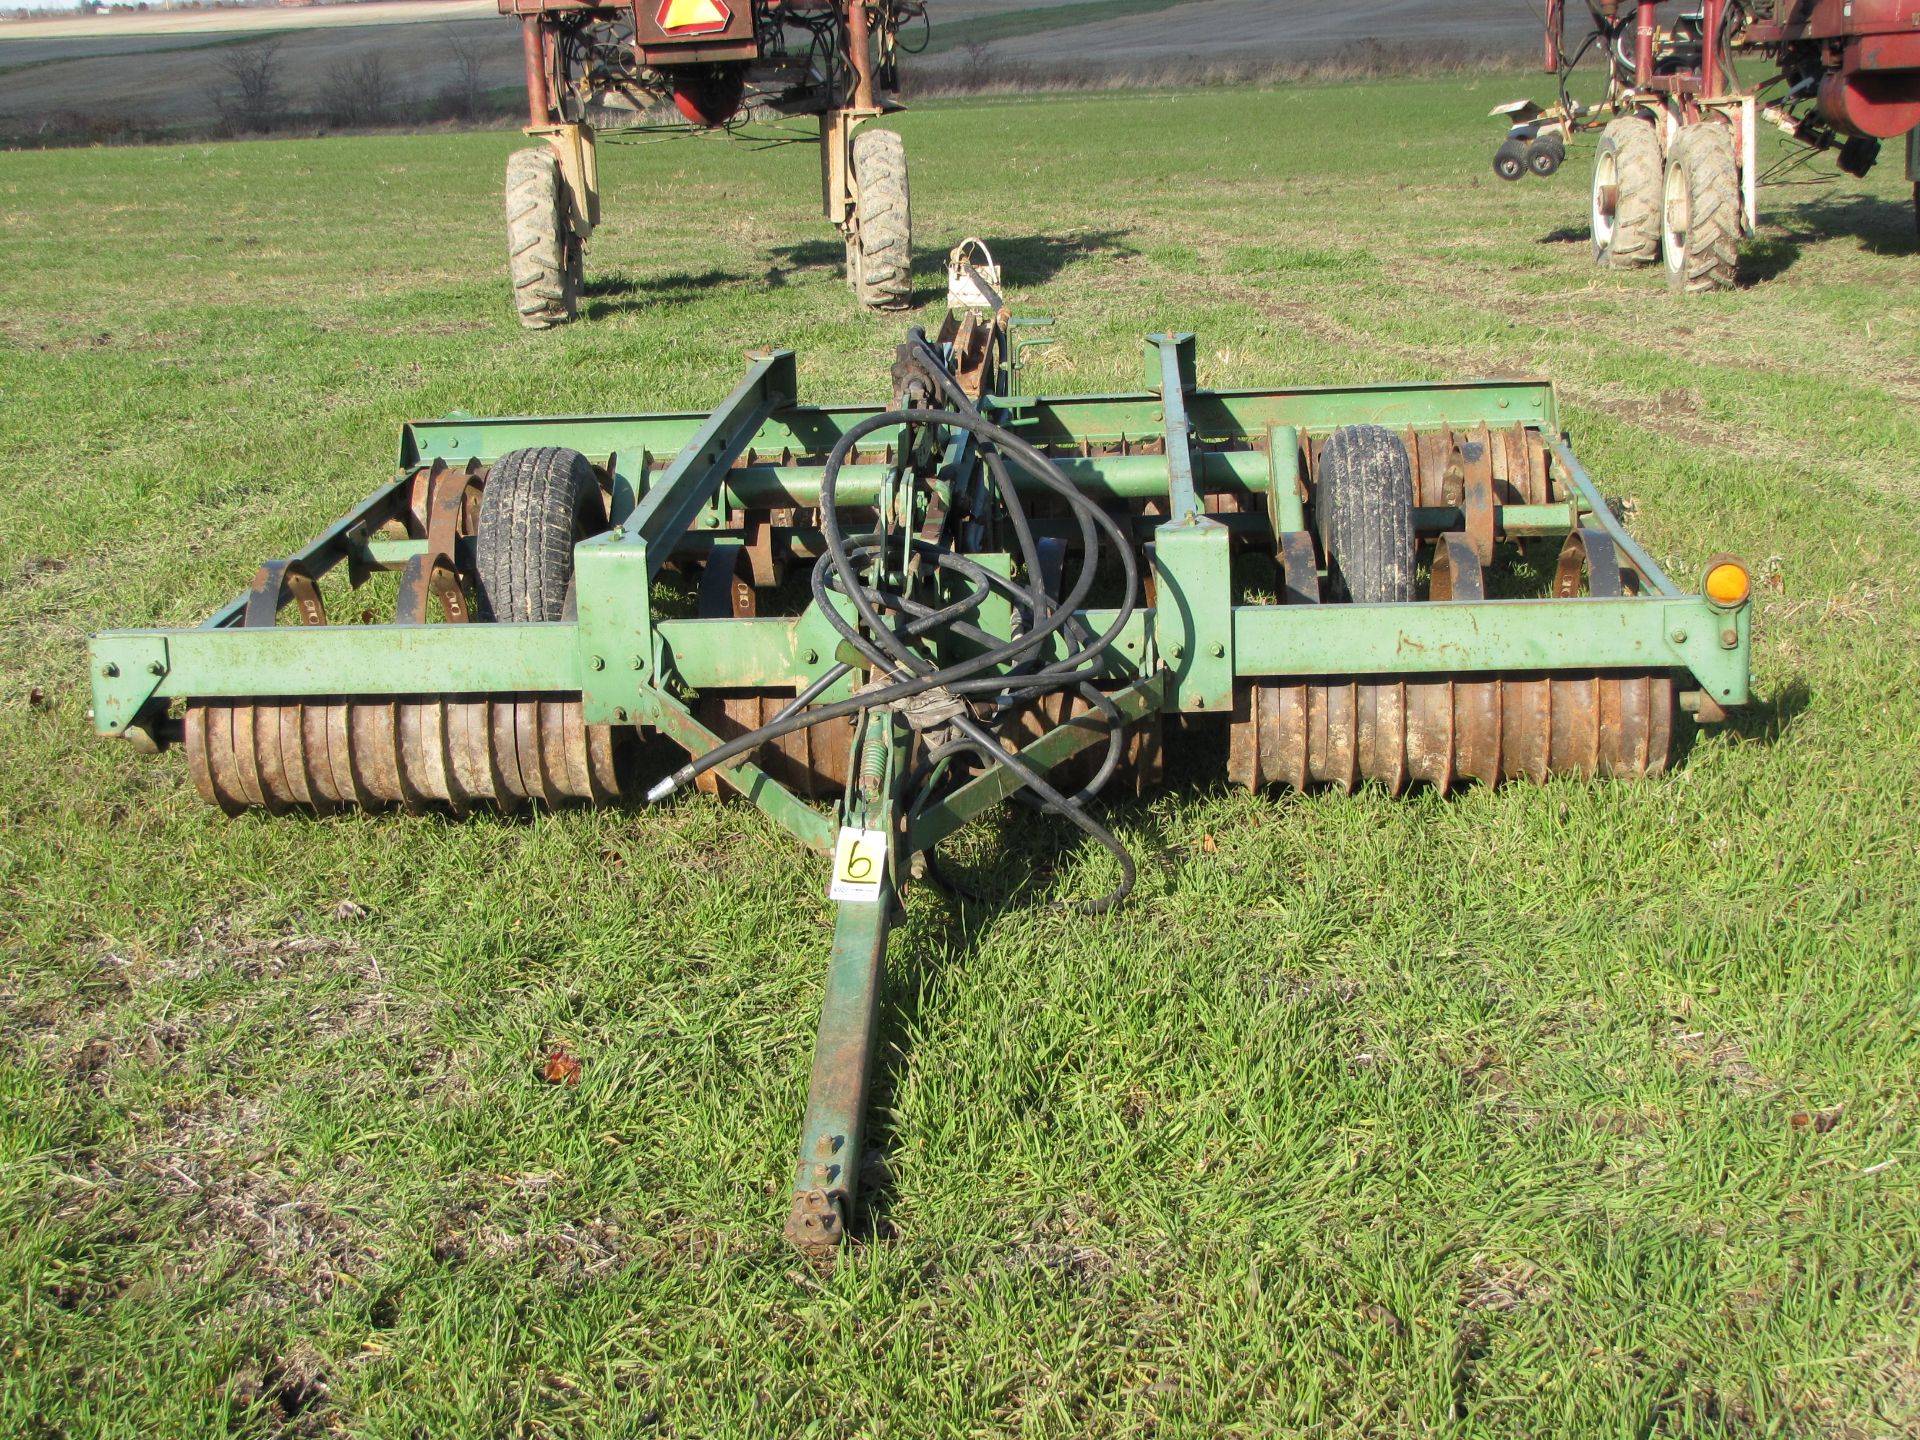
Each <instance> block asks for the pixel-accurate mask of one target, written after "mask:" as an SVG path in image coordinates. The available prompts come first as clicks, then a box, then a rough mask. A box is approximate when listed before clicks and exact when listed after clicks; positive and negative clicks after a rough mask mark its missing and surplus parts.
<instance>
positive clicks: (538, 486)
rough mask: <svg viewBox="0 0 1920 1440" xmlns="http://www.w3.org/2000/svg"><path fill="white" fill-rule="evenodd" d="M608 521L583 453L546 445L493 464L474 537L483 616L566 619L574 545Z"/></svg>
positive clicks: (520, 619)
mask: <svg viewBox="0 0 1920 1440" xmlns="http://www.w3.org/2000/svg"><path fill="white" fill-rule="evenodd" d="M605 523H606V510H605V507H604V506H603V505H602V503H601V499H600V480H599V477H598V476H596V475H595V474H594V473H593V465H592V463H591V462H589V461H588V459H587V457H586V456H584V455H582V454H581V453H580V452H579V451H578V450H566V449H562V448H560V447H558V446H554V445H544V446H541V447H540V448H539V449H535V450H510V451H508V452H507V453H506V454H505V455H502V456H501V457H500V458H499V459H498V460H496V461H494V462H493V465H492V467H491V468H490V469H489V470H488V472H487V485H486V489H484V490H483V491H481V494H480V523H479V525H478V527H477V530H476V533H475V535H474V571H475V587H474V588H475V589H476V590H477V591H478V592H479V593H478V599H479V611H480V618H481V619H483V620H499V621H505V622H510V623H518V624H524V623H527V622H530V621H537V620H562V619H565V618H566V615H567V611H568V609H569V602H570V601H571V598H572V595H571V591H572V585H573V545H574V541H576V540H578V539H580V538H581V537H583V536H585V535H588V534H591V533H593V532H594V531H596V530H598V529H601V528H603V527H604V525H605Z"/></svg>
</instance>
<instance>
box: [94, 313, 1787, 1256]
mask: <svg viewBox="0 0 1920 1440" xmlns="http://www.w3.org/2000/svg"><path fill="white" fill-rule="evenodd" d="M974 278H975V279H976V280H977V278H978V277H974ZM972 293H974V294H976V295H979V296H982V297H984V299H985V300H986V308H983V309H977V310H973V311H969V312H966V313H955V314H953V315H951V316H950V317H949V318H948V321H947V323H946V325H945V326H944V328H943V329H942V331H941V333H940V335H939V336H938V337H936V338H933V339H928V338H927V337H926V336H924V335H923V334H922V333H921V332H919V331H917V330H916V331H912V332H909V335H908V338H907V340H906V342H905V343H904V344H902V345H901V346H900V347H899V350H898V353H897V356H896V360H895V363H894V366H893V375H892V378H893V388H894V403H893V405H892V406H891V407H890V408H885V409H882V408H880V407H873V406H845V405H840V406H812V405H803V404H801V403H800V400H799V397H798V395H797V394H796V390H795V379H794V360H793V356H792V354H791V353H790V352H787V351H772V352H769V353H765V354H762V355H759V356H757V357H756V358H754V359H752V361H751V363H750V365H749V368H748V370H747V373H746V375H745V377H744V378H743V379H742V380H741V381H740V383H739V384H738V385H737V386H736V387H735V388H734V390H733V392H732V393H731V394H730V395H728V396H727V397H726V399H725V400H723V401H722V402H721V403H720V404H719V405H718V406H717V407H716V408H715V409H714V410H713V411H712V412H711V413H709V414H705V415H700V414H659V415H603V416H582V417H575V418H552V419H476V418H473V417H469V416H454V417H450V418H447V419H444V420H435V421H429V422H424V423H418V424H414V425H410V426H408V427H407V428H406V430H405V431H404V433H403V434H402V436H401V441H400V468H399V473H398V475H397V476H396V477H395V478H394V479H392V480H391V481H390V482H388V483H386V484H385V485H383V486H382V487H381V488H380V489H379V490H377V491H376V492H375V493H374V494H373V495H372V496H370V497H369V498H368V499H367V500H366V501H365V502H364V503H363V504H361V505H359V506H357V507H355V508H354V509H353V510H352V511H351V512H350V513H349V514H347V515H346V516H344V517H343V518H341V519H340V520H339V521H337V522H336V523H335V524H333V525H332V526H330V527H328V528H327V529H326V530H325V531H324V532H323V533H322V534H321V535H320V536H319V537H318V538H317V539H316V540H314V541H313V542H312V543H311V544H309V545H307V546H306V547H305V548H304V549H302V550H300V551H299V552H298V553H297V554H295V555H293V556H291V557H289V558H286V559H281V560H272V561H269V562H267V563H266V564H264V565H262V566H261V567H260V570H259V572H258V573H257V574H256V575H255V577H254V580H253V584H252V586H251V588H250V589H249V590H248V591H247V593H245V594H243V595H241V596H239V597H238V598H236V599H235V600H234V601H233V602H232V603H231V604H229V605H228V606H226V607H225V608H224V609H222V610H220V611H219V612H218V613H217V614H215V615H213V616H212V617H211V618H209V619H208V620H207V621H206V622H205V623H204V624H203V625H201V626H199V627H198V628H196V629H190V630H120V631H109V632H106V633H103V634H100V635H97V636H95V637H94V638H93V640H92V643H91V647H90V652H89V659H90V664H91V667H92V676H93V690H94V721H95V724H96V726H97V728H98V729H99V731H100V732H101V733H102V734H104V735H113V736H124V737H126V738H127V739H129V740H131V741H132V742H134V743H135V744H136V746H138V747H139V748H140V749H142V750H149V751H151V750H158V749H164V748H167V747H169V746H171V745H175V744H177V745H179V746H180V747H181V748H182V749H183V750H184V751H185V752H186V758H187V765H188V768H189V770H190V772H191V774H192V778H193V782H194V784H195V786H196V787H197V788H198V789H199V791H200V793H201V794H202V795H203V796H205V797H206V798H207V799H208V800H209V801H211V802H212V803H214V804H216V805H219V806H220V807H222V808H223V809H225V810H227V811H229V812H239V811H242V810H245V809H249V808H255V807H264V808H265V809H268V810H272V811H280V810H293V809H301V810H334V809H342V808H349V807H362V808H368V809H373V808H379V807H384V806H400V807H405V808H408V809H430V808H444V809H451V810H452V811H454V812H464V811H467V810H470V809H473V808H476V807H479V806H487V805H491V806H497V807H499V808H502V809H506V810H513V809H518V808H521V807H523V806H529V805H558V804H563V803H567V802H574V801H578V802H585V803H593V804H611V803H616V802H622V801H626V800H629V799H631V800H633V801H634V802H636V803H637V802H639V801H641V800H642V799H645V800H650V801H654V802H660V801H664V800H665V799H667V797H669V796H670V795H672V794H673V793H674V792H676V791H678V790H680V789H682V788H686V787H697V788H701V789H706V790H709V791H717V792H720V793H725V794H735V795H739V796H742V797H744V798H746V799H748V800H750V801H752V802H753V803H754V804H755V805H757V806H759V807H760V809H761V810H763V811H764V812H765V813H766V814H767V815H768V816H769V817H771V818H772V819H773V820H775V821H777V822H778V823H779V824H780V825H782V826H783V827H785V828H786V829H787V830H788V831H790V832H791V833H792V834H793V836H794V837H795V838H796V839H798V840H799V841H800V842H801V843H802V844H804V845H807V846H809V847H811V848H813V849H815V850H816V851H818V852H819V853H820V854H821V856H822V857H823V861H822V876H821V879H822V884H823V886H827V885H830V886H831V893H832V895H833V897H834V898H835V900H836V901H837V902H838V912H837V920H836V927H835V933H834V944H833V954H832V957H831V960H830V961H829V964H828V970H827V978H826V986H825V996H824V1001H823V1010H822V1015H821V1021H820V1028H819V1037H818V1042H817V1048H816V1052H815V1059H814V1070H813V1081H812V1087H811V1091H810V1094H809V1096H808V1101H807V1110H806V1120H805V1126H804V1131H803V1134H802V1136H801V1140H800V1147H799V1151H798V1154H797V1156H796V1158H795V1169H794V1193H793V1209H792V1215H791V1219H790V1220H789V1222H788V1227H787V1232H788V1234H789V1236H790V1237H791V1238H792V1239H793V1240H794V1241H795V1242H796V1243H799V1244H801V1245H804V1246H809V1247H816V1246H825V1245H831V1244H834V1243H836V1242H838V1240H839V1239H840V1238H841V1236H842V1235H843V1234H844V1233H845V1231H846V1228H847V1226H848V1224H849V1222H850V1220H851V1219H852V1218H853V1215H854V1211H855V1205H856V1201H857V1198H858V1197H857V1182H858V1175H859V1171H860V1157H861V1153H862V1146H861V1134H862V1124H863V1116H864V1110H865V1097H866V1087H867V1082H868V1071H869V1067H870V1063H871V1055H872V1050H873V1037H874V1024H875V1016H876V1013H877V1001H878V996H879V987H880V978H881V962H882V955H883V952H884V949H885V945H886V938H887V932H888V927H889V924H890V922H891V920H892V918H893V917H894V915H895V914H896V911H897V896H898V895H899V893H900V891H901V889H902V887H903V886H904V885H905V884H906V883H907V881H908V880H909V878H910V877H912V876H915V875H927V874H929V873H930V872H929V869H928V866H927V865H926V863H925V861H926V859H927V857H929V856H930V855H931V853H932V852H933V850H934V848H935V847H936V846H937V845H938V844H939V843H940V842H941V840H943V839H944V838H946V837H948V836H950V835H952V834H953V833H954V832H955V831H956V830H958V829H959V828H960V827H962V826H964V825H966V824H967V823H968V822H969V821H970V820H971V819H973V818H974V817H976V816H978V815H980V814H981V813H982V812H984V811H986V810H987V809H989V808H990V807H993V806H995V805H997V804H999V803H1001V802H1003V801H1008V800H1012V799H1016V798H1018V799H1020V800H1022V801H1023V802H1024V803H1030V804H1035V805H1037V806H1039V807H1040V808H1041V809H1043V810H1046V811H1049V812H1052V813H1054V814H1056V815H1058V816H1060V817H1062V818H1063V819H1064V820H1066V821H1067V822H1069V823H1070V824H1071V825H1073V826H1075V827H1077V828H1078V829H1079V830H1080V831H1081V832H1083V833H1084V835H1085V836H1086V837H1087V838H1088V839H1089V840H1091V841H1092V842H1094V843H1097V844H1100V845H1103V846H1105V847H1106V848H1107V849H1108V850H1109V851H1111V852H1112V854H1113V856H1114V859H1115V873H1116V874H1117V876H1118V883H1117V886H1116V888H1115V890H1114V892H1113V893H1112V894H1110V895H1108V896H1106V897H1104V898H1102V899H1099V900H1095V901H1092V902H1089V908H1092V909H1101V908H1104V907H1107V906H1110V905H1112V904H1114V903H1116V902H1117V901H1118V900H1120V899H1121V898H1123V897H1124V895H1125V892H1126V890H1127V888H1128V887H1129V886H1130V884H1131V882H1132V876H1133V865H1132V861H1131V859H1130V857H1129V856H1128V854H1127V852H1126V849H1125V847H1124V846H1123V845H1122V844H1121V843H1120V842H1119V841H1118V840H1117V839H1116V838H1115V836H1114V835H1113V834H1112V833H1111V832H1110V831H1109V830H1108V829H1107V828H1106V827H1105V826H1104V825H1103V824H1102V823H1101V821H1100V819H1099V814H1098V806H1097V797H1098V796H1099V795H1100V794H1101V792H1102V791H1103V790H1106V789H1114V788H1121V787H1125V788H1128V789H1138V788H1141V787H1147V786H1151V785H1153V784H1155V783H1156V782H1157V779H1158V774H1159V757H1160V750H1161V743H1162V738H1163V736H1164V735H1165V734H1166V732H1167V730H1168V727H1181V728H1184V729H1185V730H1186V731H1187V732H1188V733H1189V734H1192V735H1195V736H1196V738H1198V737H1199V733H1200V732H1211V733H1212V734H1213V735H1214V736H1216V737H1221V738H1223V739H1224V744H1223V745H1221V746H1219V749H1220V750H1221V751H1223V752H1224V754H1225V756H1226V763H1227V768H1228V772H1229V775H1230V778H1231V779H1232V780H1234V781H1235V782H1237V783H1240V784H1244V785H1247V786H1250V787H1254V788H1263V787H1268V786H1282V785H1285V786H1295V787H1301V788H1305V787H1310V786H1316V785H1332V786H1338V787H1342V788H1351V787H1354V786H1356V785H1360V784H1362V783H1364V782H1367V781H1376V782H1378V783H1380V784H1381V785H1384V786H1386V787H1387V788H1388V789H1389V790H1391V791H1394V792H1400V791H1403V790H1406V789H1408V788H1409V787H1415V786H1423V785H1424V786H1432V787H1435V788H1437V789H1440V790H1448V789H1451V788H1454V787H1457V786H1462V785H1466V784H1469V783H1471V782H1476V781H1478V782H1483V783H1486V784H1499V783H1501V782H1504V781H1507V780H1518V779H1531V780H1545V779H1546V778H1547V777H1549V776H1556V775H1558V776H1578V777H1591V778H1596V779H1598V778H1617V779H1628V780H1636V779H1641V778H1643V777H1648V776H1653V775H1657V774H1659V773H1660V772H1661V771H1663V770H1664V769H1665V768H1666V767H1667V765H1668V764H1669V763H1670V761H1671V759H1672V757H1673V755H1674V753H1675V745H1676V739H1677V737H1678V735H1679V734H1680V731H1681V721H1680V715H1681V712H1687V713H1689V714H1690V715H1691V716H1692V717H1693V719H1694V720H1695V721H1697V722H1701V723H1709V722H1713V721H1716V720H1720V719H1723V718H1724V717H1725V713H1726V709H1727V708H1728V707H1731V706H1738V705H1741V704H1744V703H1745V702H1746V701H1747V698H1748V623H1749V617H1750V611H1751V606H1750V596H1749V590H1750V585H1749V582H1748V577H1747V572H1746V570H1745V568H1744V567H1743V566H1741V565H1740V564H1739V562H1737V561H1735V560H1732V559H1729V558H1726V557H1721V558H1718V559H1715V560H1712V561H1709V562H1708V564H1707V566H1706V567H1705V569H1704V572H1703V573H1704V575H1705V577H1706V578H1705V584H1704V587H1703V589H1704V593H1700V594H1686V593H1682V592H1681V591H1680V590H1679V589H1677V588H1676V587H1675V586H1674V585H1673V584H1672V583H1671V582H1670V581H1669V580H1668V578H1667V577H1666V576H1665V575H1664V574H1663V573H1662V572H1661V570H1660V568H1659V566H1658V565H1656V564H1655V563H1654V561H1653V560H1652V559H1651V558H1650V557H1649V556H1648V555H1647V553H1646V552H1645V551H1644V550H1643V549H1642V548H1641V547H1640V546H1639V545H1638V544H1636V543H1635V542H1634V540H1633V538H1632V537H1631V536H1630V535H1629V534H1628V533H1627V531H1626V530H1625V529H1624V528H1623V527H1622V525H1621V524H1620V522H1619V520H1618V519H1617V518H1616V517H1615V515H1614V514H1613V513H1612V512H1611V510H1610V509H1609V507H1608V505H1607V503H1606V502H1605V501H1604V500H1603V499H1602V497H1601V494H1600V492H1599V491H1598V490H1597V489H1596V488H1595V485H1594V483H1593V482H1592V481H1591V480H1590V479H1589V478H1588V476H1587V474H1586V473H1585V471H1584V470H1582V468H1581V466H1580V464H1579V462H1578V461H1577V460H1576V459H1575V458H1574V455H1573V452H1572V451H1571V449H1570V448H1569V447H1568V445H1567V442H1566V440H1565V438H1564V437H1563V436H1562V434H1561V433H1560V428H1559V421H1558V416H1557V413H1556V405H1555V398H1554V392H1553V390H1552V388H1551V387H1550V386H1549V385H1547V384H1544V383H1536V382H1528V381H1511V380H1503V381H1487V382H1480V383H1470V384H1449V385H1377V386H1366V387H1359V388H1333V389H1328V388H1311V389H1288V390H1223V391H1215V390H1203V389H1200V388H1198V387H1197V386H1196V384H1195V374H1194V347H1193V341H1192V337H1191V336H1186V335H1154V336H1149V337H1148V339H1147V343H1146V350H1145V374H1144V377H1143V378H1144V385H1143V388H1142V389H1141V391H1139V392H1138V393H1133V394H1121V395H1082V396H1042V395H1024V394H1021V393H1019V391H1020V388H1021V387H1020V386H1019V384H1018V378H1019V376H1020V374H1021V368H1022V367H1021V364H1020V360H1021V355H1022V352H1023V350H1024V348H1025V346H1026V345H1027V344H1029V343H1033V342H1032V340H1031V338H1030V337H1031V336H1032V331H1031V330H1030V329H1029V328H1028V327H1027V326H1026V325H1025V324H1023V322H1020V321H1015V320H1011V319H1010V318H1009V317H1008V315H1007V312H1006V311H1005V309H1004V308H1003V307H1001V306H1000V304H999V301H998V297H997V296H995V295H993V294H992V292H991V291H990V290H987V289H986V288H985V286H984V284H983V283H982V284H980V285H979V286H978V288H977V289H975V290H974V291H973V292H972ZM667 572H671V573H670V574H669V573H667ZM1529 577H1532V578H1531V580H1529ZM388 597H391V599H390V600H389V598H388ZM389 603H391V605H392V613H391V618H390V619H388V620H386V621H384V622H383V623H363V622H364V621H365V620H366V618H367V613H368V607H369V606H374V607H378V608H379V609H380V610H381V612H382V613H384V607H385V606H386V605H387V604H389ZM349 615H350V616H352V617H353V618H352V619H351V620H347V621H346V623H340V622H341V621H343V620H345V619H346V617H347V616H349ZM1223 732H1224V734H1223ZM647 733H653V734H657V735H659V736H662V737H665V738H666V739H668V740H670V741H672V742H673V744H674V745H676V746H678V747H680V748H681V749H682V750H684V751H685V753H686V755H687V757H688V759H687V763H686V764H684V765H682V766H681V767H680V768H679V769H677V770H674V771H672V772H671V773H670V774H666V775H664V776H663V775H661V774H660V773H659V772H660V769H661V768H662V767H661V765H660V764H658V763H656V766H655V768H654V769H653V770H652V771H651V772H649V773H643V774H638V777H637V778H636V773H637V770H638V768H639V762H640V761H641V760H643V759H644V753H643V752H642V747H639V746H637V745H635V744H633V743H632V742H633V741H634V740H635V738H636V736H638V735H642V734H647ZM649 750H650V753H655V754H657V753H659V751H658V749H657V747H649ZM649 787H650V788H649Z"/></svg>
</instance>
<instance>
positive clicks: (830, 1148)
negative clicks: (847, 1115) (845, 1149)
mask: <svg viewBox="0 0 1920 1440" xmlns="http://www.w3.org/2000/svg"><path fill="white" fill-rule="evenodd" d="M839 1148H840V1137H839V1136H838V1135H822V1136H821V1137H820V1138H819V1139H818V1140H816V1141H814V1142H813V1153H814V1154H816V1155H818V1156H820V1157H822V1158H823V1159H824V1158H825V1157H826V1156H829V1155H831V1154H833V1152H834V1151H836V1150H838V1149H839Z"/></svg>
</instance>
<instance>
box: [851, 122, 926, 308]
mask: <svg viewBox="0 0 1920 1440" xmlns="http://www.w3.org/2000/svg"><path fill="white" fill-rule="evenodd" d="M853 183H854V194H855V196H856V197H857V204H858V209H859V213H858V216H857V217H856V218H857V220H858V222H859V227H858V233H859V245H860V254H859V257H858V259H859V268H858V270H857V271H855V272H853V273H852V274H851V276H850V278H851V279H852V280H853V284H854V291H855V293H856V294H857V295H858V296H859V299H860V303H861V304H862V305H865V306H866V307H867V308H868V309H871V310H904V309H906V308H907V305H908V304H909V303H910V302H911V300H912V298H913V206H912V201H911V197H910V195H909V193H908V189H907V147H906V143H905V142H904V141H902V140H901V138H900V136H899V134H898V133H897V132H895V131H892V130H861V131H859V132H857V133H856V134H855V135H854V137H853Z"/></svg>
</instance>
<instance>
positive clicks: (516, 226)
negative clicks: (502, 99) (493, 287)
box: [507, 145, 582, 330]
mask: <svg viewBox="0 0 1920 1440" xmlns="http://www.w3.org/2000/svg"><path fill="white" fill-rule="evenodd" d="M581 265H582V257H581V253H580V242H579V240H578V239H577V238H576V237H575V236H574V234H573V233H572V227H571V226H570V225H568V224H567V204H566V186H565V182H564V181H563V180H562V179H561V176H560V157H559V156H557V155H555V154H554V153H553V147H552V146H549V145H536V146H534V147H533V148H532V149H529V150H516V151H514V152H513V154H511V155H509V156H508V157H507V272H508V274H509V275H510V276H511V277H512V279H513V308H514V309H515V310H516V311H517V312H519V315H520V323H521V324H522V325H524V326H526V328H527V329H529V330H550V329H552V328H553V327H554V326H555V325H564V324H566V323H567V322H568V321H569V320H571V319H573V317H574V316H575V315H576V314H578V313H579V308H580V272H581Z"/></svg>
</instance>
